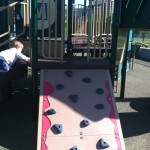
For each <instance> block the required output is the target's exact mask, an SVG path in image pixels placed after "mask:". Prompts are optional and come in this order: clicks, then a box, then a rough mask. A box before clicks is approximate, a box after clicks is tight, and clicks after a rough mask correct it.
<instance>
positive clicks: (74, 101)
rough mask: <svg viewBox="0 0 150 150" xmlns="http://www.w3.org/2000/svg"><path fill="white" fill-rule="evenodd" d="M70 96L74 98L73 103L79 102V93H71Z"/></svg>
mask: <svg viewBox="0 0 150 150" xmlns="http://www.w3.org/2000/svg"><path fill="white" fill-rule="evenodd" d="M69 98H70V99H71V100H72V102H73V103H77V102H78V98H79V97H78V95H70V96H69Z"/></svg>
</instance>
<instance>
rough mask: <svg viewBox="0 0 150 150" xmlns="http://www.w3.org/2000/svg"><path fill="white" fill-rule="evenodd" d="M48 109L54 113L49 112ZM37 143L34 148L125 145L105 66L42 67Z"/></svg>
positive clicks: (83, 149)
mask: <svg viewBox="0 0 150 150" xmlns="http://www.w3.org/2000/svg"><path fill="white" fill-rule="evenodd" d="M96 106H97V107H96ZM50 110H55V113H54V114H51V113H49V111H50ZM83 120H86V121H88V123H89V124H88V125H87V124H84V122H83ZM56 126H57V127H59V129H58V128H57V127H56ZM37 147H38V148H37V149H38V150H60V149H61V150H78V149H79V150H95V149H108V150H124V149H125V148H124V142H123V136H122V131H121V126H120V122H119V118H118V114H117V109H116V104H115V99H114V95H113V92H112V86H111V82H110V76H109V72H108V71H107V70H96V69H84V70H81V69H72V70H67V69H66V70H65V69H57V70H55V69H52V70H43V71H42V73H41V92H40V105H39V125H38V145H37ZM73 148H78V149H73Z"/></svg>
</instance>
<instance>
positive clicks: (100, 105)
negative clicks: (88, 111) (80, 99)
mask: <svg viewBox="0 0 150 150" xmlns="http://www.w3.org/2000/svg"><path fill="white" fill-rule="evenodd" d="M94 107H95V108H96V109H104V108H105V106H104V105H103V104H97V105H95V106H94Z"/></svg>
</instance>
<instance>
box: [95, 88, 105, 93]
mask: <svg viewBox="0 0 150 150" xmlns="http://www.w3.org/2000/svg"><path fill="white" fill-rule="evenodd" d="M96 93H97V94H103V93H104V90H103V89H101V88H98V89H97V90H96Z"/></svg>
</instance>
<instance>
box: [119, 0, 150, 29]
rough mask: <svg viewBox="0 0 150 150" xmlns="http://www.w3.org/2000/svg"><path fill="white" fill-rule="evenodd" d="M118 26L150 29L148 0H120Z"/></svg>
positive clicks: (149, 2) (149, 4)
mask: <svg viewBox="0 0 150 150" xmlns="http://www.w3.org/2000/svg"><path fill="white" fill-rule="evenodd" d="M120 27H121V28H142V29H150V0H122V3H121V17H120Z"/></svg>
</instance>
